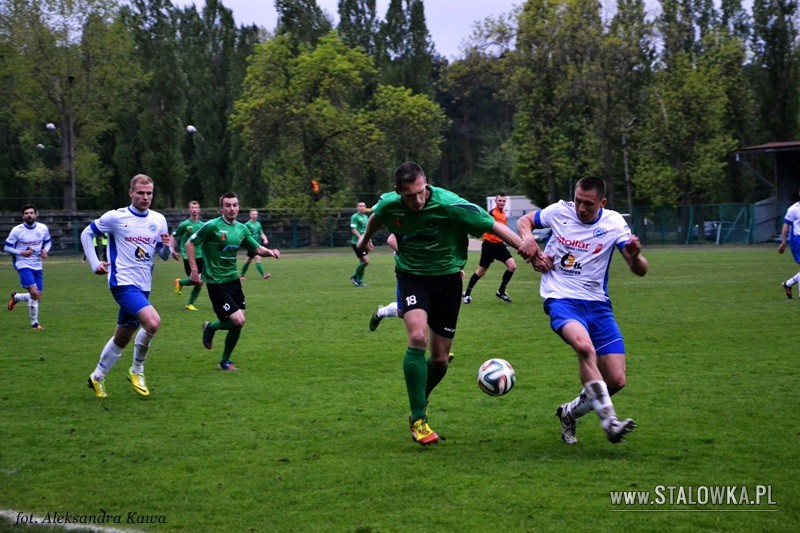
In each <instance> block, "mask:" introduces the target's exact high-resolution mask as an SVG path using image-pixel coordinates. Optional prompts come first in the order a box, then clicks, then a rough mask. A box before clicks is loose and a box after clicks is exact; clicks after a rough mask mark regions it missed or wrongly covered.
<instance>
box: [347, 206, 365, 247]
mask: <svg viewBox="0 0 800 533" xmlns="http://www.w3.org/2000/svg"><path fill="white" fill-rule="evenodd" d="M367 220H369V217H368V216H367V214H366V213H364V214H361V213H358V212H356V213H353V216H351V217H350V229H351V230H356V231H357V232H358V234H359V235H364V232H365V231H367ZM350 234H351V235H352V237H351V238H350V242H351V243H353V244H358V237H356V236H355V235H353V232H352V231H351V232H350Z"/></svg>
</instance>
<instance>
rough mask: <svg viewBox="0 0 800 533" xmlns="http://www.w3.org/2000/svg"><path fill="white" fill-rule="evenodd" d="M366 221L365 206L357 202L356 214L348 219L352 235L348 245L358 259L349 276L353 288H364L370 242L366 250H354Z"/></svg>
mask: <svg viewBox="0 0 800 533" xmlns="http://www.w3.org/2000/svg"><path fill="white" fill-rule="evenodd" d="M368 219H369V217H367V204H365V203H364V202H358V203H357V204H356V212H355V213H353V216H351V217H350V233H351V234H352V237H351V238H350V243H351V244H352V246H353V251H354V252H355V253H356V257H358V266H357V267H356V271H355V272H353V275H352V276H350V281H352V282H353V286H355V287H364V271H365V270H366V269H367V266H368V265H369V255H368V254H369V253H370V252H371V251H372V241H368V242H367V245H366V248H364V249H363V250H357V249H356V245H357V244H358V239H359V238H361V235H363V234H364V230H365V229H366V228H367V220H368Z"/></svg>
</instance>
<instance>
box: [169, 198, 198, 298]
mask: <svg viewBox="0 0 800 533" xmlns="http://www.w3.org/2000/svg"><path fill="white" fill-rule="evenodd" d="M188 207H189V218H187V219H186V220H184V221H183V222H181V223H180V224H178V227H177V228H175V229H174V230H173V232H172V241H171V242H172V258H173V259H175V261H178V260H180V259H183V270H184V272H186V277H185V278H175V294H177V295H178V296H180V295H181V294H182V292H183V290H182V289H183V287H187V286H189V285H191V286H192V292H191V294H190V295H189V301H188V302H187V303H186V305H185V306H184V307H183V308H184V309H186V310H187V311H197V308H196V307H195V306H194V303H195V302H196V301H197V297H198V296H200V289H202V288H203V282H202V281H201V282H200V283H195V282H193V281H192V280H191V279H190V278H189V274H190V273H191V272H190V269H189V260H188V259H187V258H186V241H188V240H189V237H191V236H192V234H193V233H194V232H195V231H197V230H199V229H200V228H201V227H202V226H203V224H204V222H203V221H202V220H201V219H200V203H199V202H197V201H195V200H192V201H191V202H189V206H188ZM195 260H196V262H197V268H198V269H199V270H200V272H203V252H202V251H201V250H198V251H197V257H195Z"/></svg>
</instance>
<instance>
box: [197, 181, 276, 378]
mask: <svg viewBox="0 0 800 533" xmlns="http://www.w3.org/2000/svg"><path fill="white" fill-rule="evenodd" d="M219 210H220V212H221V213H222V216H219V217H217V218H214V219H212V220H209V221H208V222H206V223H205V224H203V226H202V227H201V228H200V229H199V230H197V231H196V232H195V233H194V234H193V235H192V236H191V237H190V238H189V241H188V242H187V243H186V255H187V257H188V259H189V266H190V269H191V274H190V276H189V277H190V278H191V279H192V281H194V282H195V283H197V282H199V281H200V272H199V270H198V265H197V259H196V257H197V255H196V254H197V252H196V250H197V249H202V251H203V261H204V263H205V265H204V267H203V281H205V282H206V287H207V288H208V297H209V299H210V300H211V305H212V306H213V308H214V313H216V315H217V320H215V321H214V322H205V323H204V324H203V346H204V347H205V348H206V349H207V350H210V349H211V343H212V341H213V340H214V333H216V332H217V330H226V331H227V332H228V334H227V336H226V337H225V347H224V348H223V351H222V358H221V360H220V362H219V366H218V368H219V369H220V370H237V368H236V367H235V366H234V364H233V362H231V354H233V349H234V348H235V347H236V343H237V342H239V336H240V335H241V333H242V327H244V321H245V317H244V310H245V303H244V293H243V292H242V282H241V281H240V280H239V269H238V267H237V260H238V252H239V248H240V247H242V246H243V247H244V248H246V249H247V250H252V251H254V252H255V253H256V254H258V255H260V256H262V257H274V258H275V259H280V257H281V253H280V251H278V250H271V249H268V248H267V247H265V246H262V245H261V244H259V242H258V241H256V240H255V239H254V238H253V236H252V234H251V233H250V230H249V229H247V226H245V225H244V224H242V223H241V222H239V221H237V220H236V216H237V215H238V214H239V197H238V196H237V195H236V193H235V192H229V193H225V194H223V195H222V196H221V197H220V199H219Z"/></svg>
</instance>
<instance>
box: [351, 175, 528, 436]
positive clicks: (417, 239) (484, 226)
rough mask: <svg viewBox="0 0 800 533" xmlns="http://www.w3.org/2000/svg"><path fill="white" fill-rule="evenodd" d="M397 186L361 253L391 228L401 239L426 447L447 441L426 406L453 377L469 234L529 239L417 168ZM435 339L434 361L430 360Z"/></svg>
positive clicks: (412, 368)
mask: <svg viewBox="0 0 800 533" xmlns="http://www.w3.org/2000/svg"><path fill="white" fill-rule="evenodd" d="M394 179H395V192H388V193H386V194H384V195H382V196H381V198H380V200H379V201H378V203H377V204H376V205H375V207H373V208H372V215H371V216H370V217H369V221H368V222H367V227H366V230H365V231H364V233H363V234H362V235H361V239H360V240H359V242H358V244H357V245H356V249H357V250H358V251H365V250H366V249H367V245H368V243H369V241H370V239H371V238H372V236H373V235H375V233H376V232H377V231H378V230H380V229H381V227H383V226H386V227H387V229H388V230H389V231H391V232H392V233H393V234H394V235H395V237H396V238H397V254H395V272H396V274H397V287H398V295H399V299H400V301H401V303H402V307H403V320H404V321H405V324H406V330H407V332H408V348H407V349H406V352H405V357H404V359H403V372H404V375H405V381H406V389H407V392H408V400H409V404H410V406H411V418H410V419H409V423H410V425H411V438H412V439H413V440H414V442H417V443H419V444H422V445H423V446H426V445H428V444H434V443H436V442H438V441H439V436H438V435H437V434H436V432H434V431H433V429H431V427H430V426H429V425H428V418H427V413H426V405H427V402H428V397H429V396H430V394H431V391H433V389H434V388H435V387H436V385H438V384H439V382H440V381H441V380H442V379H443V378H444V376H445V374H446V373H447V364H448V362H449V361H448V360H449V354H450V348H451V346H452V344H453V338H454V337H455V334H456V323H457V321H458V312H459V309H460V305H461V291H462V286H463V279H462V276H461V271H462V270H463V268H464V265H466V263H467V251H468V245H469V235H470V234H472V235H481V234H483V233H485V232H487V231H490V232H492V233H494V234H495V235H497V236H498V237H500V238H501V239H503V241H504V242H505V243H506V244H508V245H510V246H512V247H514V248H515V249H516V248H519V245H520V243H521V242H522V240H521V239H520V237H519V235H517V234H516V233H514V231H512V230H511V229H510V228H509V227H508V226H506V225H505V224H501V223H499V222H497V221H496V220H495V219H494V218H492V216H491V215H489V213H487V212H486V211H485V210H484V209H482V208H480V207H478V206H477V205H475V204H473V203H470V202H468V201H466V200H464V199H463V198H461V197H459V196H458V195H456V194H454V193H452V192H450V191H447V190H445V189H441V188H439V187H433V186H431V185H428V181H427V178H426V177H425V173H424V172H423V170H422V168H421V167H420V166H419V165H418V164H416V163H414V162H410V161H409V162H406V163H403V164H402V165H400V166H399V167H397V170H395V173H394ZM539 253H540V252H539ZM429 336H430V350H431V355H430V357H429V358H428V359H426V358H425V350H426V349H427V347H428V338H429Z"/></svg>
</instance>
